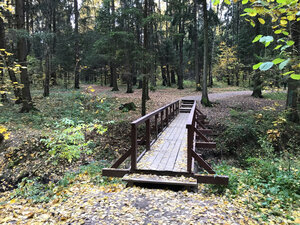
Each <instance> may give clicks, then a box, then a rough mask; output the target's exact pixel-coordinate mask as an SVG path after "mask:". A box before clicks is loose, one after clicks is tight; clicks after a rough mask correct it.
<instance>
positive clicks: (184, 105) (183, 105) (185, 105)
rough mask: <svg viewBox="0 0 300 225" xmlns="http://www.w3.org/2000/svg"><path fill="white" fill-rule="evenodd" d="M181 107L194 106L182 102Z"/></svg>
mask: <svg viewBox="0 0 300 225" xmlns="http://www.w3.org/2000/svg"><path fill="white" fill-rule="evenodd" d="M181 107H189V108H192V107H193V104H182V105H181Z"/></svg>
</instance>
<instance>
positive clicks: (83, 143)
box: [41, 118, 106, 163]
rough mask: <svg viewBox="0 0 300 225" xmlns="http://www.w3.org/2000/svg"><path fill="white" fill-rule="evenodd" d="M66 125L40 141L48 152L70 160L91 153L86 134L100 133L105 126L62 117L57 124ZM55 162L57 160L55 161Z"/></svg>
mask: <svg viewBox="0 0 300 225" xmlns="http://www.w3.org/2000/svg"><path fill="white" fill-rule="evenodd" d="M65 126H66V127H67V128H64V129H63V130H60V129H57V130H55V131H54V132H53V133H52V134H51V135H49V137H48V138H44V139H41V142H42V143H44V144H45V145H46V147H47V148H48V149H49V154H50V155H51V156H52V157H54V158H55V159H57V158H62V159H67V160H68V161H69V162H71V161H72V160H74V159H79V158H80V156H81V154H83V153H84V154H91V153H92V151H91V149H90V148H89V146H92V145H91V141H90V140H87V135H88V134H90V133H91V132H96V133H97V134H100V135H102V134H103V133H104V132H105V131H106V128H104V127H103V126H102V125H101V124H84V123H81V124H78V125H76V123H75V122H74V121H73V120H70V119H68V118H64V119H62V120H61V122H60V123H58V124H57V127H58V128H61V127H65ZM55 163H57V161H55Z"/></svg>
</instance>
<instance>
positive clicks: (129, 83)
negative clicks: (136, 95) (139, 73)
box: [126, 63, 135, 93]
mask: <svg viewBox="0 0 300 225" xmlns="http://www.w3.org/2000/svg"><path fill="white" fill-rule="evenodd" d="M134 69H135V68H134V63H133V64H131V70H130V73H128V74H127V91H126V93H133V89H132V86H133V74H134Z"/></svg>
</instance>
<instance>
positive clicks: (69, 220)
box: [0, 182, 257, 225]
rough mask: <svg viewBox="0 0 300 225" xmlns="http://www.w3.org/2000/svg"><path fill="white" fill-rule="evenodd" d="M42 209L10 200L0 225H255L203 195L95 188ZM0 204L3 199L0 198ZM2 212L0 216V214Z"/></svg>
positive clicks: (239, 209)
mask: <svg viewBox="0 0 300 225" xmlns="http://www.w3.org/2000/svg"><path fill="white" fill-rule="evenodd" d="M63 194H65V195H68V196H69V198H68V199H67V200H66V201H64V200H63V198H60V196H58V198H57V199H55V200H53V201H51V202H49V203H47V204H46V203H43V204H31V203H30V201H26V200H19V199H17V200H16V199H14V200H11V201H10V203H8V204H2V205H0V213H1V219H0V223H1V224H91V225H92V224H109V225H111V224H128V225H131V224H153V225H154V224H166V225H169V224H178V225H183V224H257V223H256V222H255V220H253V219H252V218H251V217H253V216H254V215H251V214H250V213H249V212H247V210H246V209H245V206H243V205H242V204H241V203H240V202H239V201H231V202H230V201H229V200H228V199H226V198H224V197H218V196H215V195H212V194H211V195H205V194H203V193H188V192H186V191H180V192H174V191H170V190H160V189H145V188H139V187H132V188H125V187H124V186H123V185H112V186H101V187H99V186H93V185H91V184H85V183H84V182H82V183H79V184H76V185H73V186H72V187H71V188H69V189H68V190H65V191H64V193H63ZM0 200H1V198H0ZM1 211H2V212H1Z"/></svg>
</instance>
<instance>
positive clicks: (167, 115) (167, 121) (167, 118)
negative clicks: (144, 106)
mask: <svg viewBox="0 0 300 225" xmlns="http://www.w3.org/2000/svg"><path fill="white" fill-rule="evenodd" d="M168 111H169V110H168V107H167V108H166V127H167V126H168V124H169V112H168Z"/></svg>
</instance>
